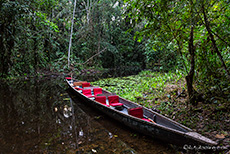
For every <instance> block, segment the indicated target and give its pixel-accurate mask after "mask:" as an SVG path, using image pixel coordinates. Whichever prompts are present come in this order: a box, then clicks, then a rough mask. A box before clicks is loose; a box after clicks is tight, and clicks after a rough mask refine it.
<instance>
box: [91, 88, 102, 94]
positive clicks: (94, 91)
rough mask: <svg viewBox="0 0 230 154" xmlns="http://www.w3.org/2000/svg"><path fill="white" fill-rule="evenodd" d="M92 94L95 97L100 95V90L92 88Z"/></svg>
mask: <svg viewBox="0 0 230 154" xmlns="http://www.w3.org/2000/svg"><path fill="white" fill-rule="evenodd" d="M93 94H94V96H97V95H98V94H102V88H94V89H93Z"/></svg>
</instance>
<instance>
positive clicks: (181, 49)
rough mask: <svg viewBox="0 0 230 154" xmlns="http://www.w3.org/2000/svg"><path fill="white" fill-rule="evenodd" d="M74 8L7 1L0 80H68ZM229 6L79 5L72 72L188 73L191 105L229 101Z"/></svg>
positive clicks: (202, 1)
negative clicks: (56, 75)
mask: <svg viewBox="0 0 230 154" xmlns="http://www.w3.org/2000/svg"><path fill="white" fill-rule="evenodd" d="M73 4H74V1H70V0H49V1H43V0H18V1H14V0H1V1H0V47H1V48H0V50H1V53H0V61H1V65H0V76H1V78H9V77H18V76H36V75H39V74H42V73H44V72H46V71H49V72H69V71H70V69H69V68H68V66H67V56H68V47H69V37H70V28H71V23H72V22H71V20H72V13H73V6H74V5H73ZM229 27H230V2H229V0H222V1H213V0H186V1H177V0H170V1H165V0H156V1H150V0H140V1H136V0H134V1H133V0H132V1H131V0H130V1H129V0H126V1H115V0H103V1H100V0H78V1H77V5H76V13H75V18H74V27H73V38H72V48H71V66H72V67H71V70H73V71H76V72H81V71H82V70H85V69H93V70H108V69H109V70H120V71H123V72H128V71H129V72H138V71H141V70H143V69H155V68H157V69H158V70H159V71H177V70H180V71H183V72H184V73H183V74H184V77H185V79H186V83H187V91H188V93H189V99H190V101H191V103H192V104H194V105H196V103H197V102H198V101H200V100H203V99H204V97H205V96H209V97H210V98H212V96H220V97H221V98H224V99H225V100H227V101H229V99H230V96H229V91H230V83H229V81H230V73H229V66H230V31H229Z"/></svg>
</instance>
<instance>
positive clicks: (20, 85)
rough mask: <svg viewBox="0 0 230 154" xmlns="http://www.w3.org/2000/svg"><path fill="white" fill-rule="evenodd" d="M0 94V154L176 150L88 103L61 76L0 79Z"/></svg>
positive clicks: (115, 153)
mask: <svg viewBox="0 0 230 154" xmlns="http://www.w3.org/2000/svg"><path fill="white" fill-rule="evenodd" d="M0 98H1V99H0V111H1V112H0V154H5V153H20V154H24V153H46V154H48V153H68V154H72V153H73V154H93V153H99V154H120V153H121V154H137V153H139V154H168V153H175V152H176V151H175V150H174V148H172V147H171V146H170V145H168V144H166V143H162V142H160V141H158V140H154V139H153V138H150V137H148V136H144V135H142V134H139V133H137V132H134V131H132V130H131V129H129V128H127V127H125V126H123V125H122V124H120V123H118V122H116V121H114V120H113V119H110V118H108V117H106V115H103V114H102V113H100V112H99V111H96V110H94V109H93V108H92V107H89V106H87V104H85V103H84V102H81V101H80V100H78V98H76V97H75V96H74V95H73V94H70V93H69V89H68V86H67V85H66V83H65V82H64V78H46V79H36V78H33V79H29V80H20V81H18V80H17V81H16V80H14V81H11V82H9V83H6V82H2V81H1V84H0Z"/></svg>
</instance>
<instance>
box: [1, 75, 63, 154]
mask: <svg viewBox="0 0 230 154" xmlns="http://www.w3.org/2000/svg"><path fill="white" fill-rule="evenodd" d="M55 81H56V82H57V80H50V81H42V80H37V79H36V78H34V79H32V80H29V81H12V82H9V83H5V82H2V83H1V86H0V97H1V103H0V110H1V112H0V116H1V118H0V132H1V135H0V142H1V145H2V146H1V148H0V149H1V150H0V151H8V152H12V151H14V152H20V153H25V152H29V151H30V152H36V151H37V152H38V151H40V149H39V148H40V147H39V146H40V145H41V143H42V142H43V140H44V139H45V138H47V136H48V134H49V133H50V132H51V131H50V130H52V129H53V126H54V125H53V124H52V123H55V118H54V115H53V112H52V104H54V102H55V101H58V99H60V98H59V97H58V96H59V95H58V93H60V88H59V89H58V88H57V84H55V83H54V82H55Z"/></svg>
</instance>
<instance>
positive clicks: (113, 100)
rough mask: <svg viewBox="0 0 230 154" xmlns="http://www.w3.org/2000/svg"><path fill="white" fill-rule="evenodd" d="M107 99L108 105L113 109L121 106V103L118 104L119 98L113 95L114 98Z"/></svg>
mask: <svg viewBox="0 0 230 154" xmlns="http://www.w3.org/2000/svg"><path fill="white" fill-rule="evenodd" d="M108 99H109V104H110V105H111V106H113V107H115V106H123V104H122V103H119V96H117V95H114V96H108Z"/></svg>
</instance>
